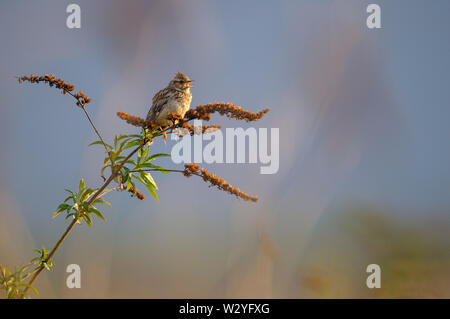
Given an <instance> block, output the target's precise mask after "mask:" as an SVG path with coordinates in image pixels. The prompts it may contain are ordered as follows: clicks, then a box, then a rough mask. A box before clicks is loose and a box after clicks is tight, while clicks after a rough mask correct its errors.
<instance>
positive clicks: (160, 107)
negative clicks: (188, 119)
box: [146, 72, 192, 127]
mask: <svg viewBox="0 0 450 319" xmlns="http://www.w3.org/2000/svg"><path fill="white" fill-rule="evenodd" d="M191 82H192V80H190V79H189V78H188V76H187V75H186V74H184V73H183V72H178V73H177V74H175V76H174V77H173V79H172V81H170V82H169V84H168V85H167V87H166V88H165V89H162V90H161V91H159V92H158V93H156V94H155V96H154V97H153V100H152V107H151V108H150V110H149V111H148V114H147V118H146V120H147V121H150V122H152V123H153V124H155V125H156V126H160V127H167V126H169V125H171V124H172V121H170V120H168V119H167V115H168V114H169V113H177V114H179V115H181V116H182V117H184V115H185V114H186V112H187V111H188V110H189V107H190V105H191V100H192V93H191V88H192V86H191V85H190V83H191Z"/></svg>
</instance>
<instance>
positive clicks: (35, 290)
mask: <svg viewBox="0 0 450 319" xmlns="http://www.w3.org/2000/svg"><path fill="white" fill-rule="evenodd" d="M20 285H21V286H23V287H27V288H30V289H31V290H33V292H34V293H35V294H36V296H39V292H38V291H37V289H36V288H34V287H33V286H32V285H29V284H24V283H21V284H20Z"/></svg>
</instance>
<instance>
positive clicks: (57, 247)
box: [23, 141, 146, 295]
mask: <svg viewBox="0 0 450 319" xmlns="http://www.w3.org/2000/svg"><path fill="white" fill-rule="evenodd" d="M145 145H146V142H145V141H144V143H142V144H141V145H139V146H138V147H137V148H135V149H134V150H133V151H132V152H131V153H130V154H128V156H127V157H126V158H125V159H124V160H123V161H122V162H121V164H120V165H119V166H118V168H117V169H114V170H113V171H112V172H111V175H110V176H109V178H108V179H107V180H106V181H105V183H104V184H103V185H102V186H101V187H100V188H99V189H98V190H97V191H96V192H95V194H94V195H92V197H91V198H90V199H89V201H88V203H87V204H88V206H90V205H92V203H93V202H94V201H95V200H96V199H97V198H98V197H99V196H100V195H101V194H102V192H103V191H104V190H105V188H106V187H108V185H109V184H110V183H111V182H112V181H113V180H114V178H115V177H116V176H117V175H118V174H119V172H120V169H121V168H122V167H123V166H124V165H125V163H126V162H127V161H128V160H129V159H130V158H131V157H132V156H133V155H134V154H136V152H137V151H139V150H140V149H141V148H142V147H144V146H145ZM77 221H78V218H76V219H74V220H73V221H72V222H71V223H70V225H69V227H67V229H66V231H65V232H64V234H62V236H61V238H59V240H58V242H57V243H56V245H55V247H53V249H52V251H51V252H50V254H49V255H48V257H47V259H46V260H45V261H44V262H46V263H47V262H49V261H50V260H51V259H52V258H53V256H54V255H55V253H56V251H57V250H58V249H59V247H60V246H61V244H62V243H63V241H64V240H65V239H66V238H67V236H68V235H69V233H70V232H71V231H72V229H73V228H74V227H75V225H76V223H77ZM43 269H44V267H41V268H39V270H37V271H36V273H35V274H34V275H33V277H32V278H31V279H30V281H29V282H28V285H30V286H31V285H32V284H33V283H34V281H35V280H36V278H37V277H38V276H39V274H40V273H41V272H42V270H43ZM28 289H30V287H25V289H24V291H23V295H25V294H26V292H27V291H28Z"/></svg>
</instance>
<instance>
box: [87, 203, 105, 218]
mask: <svg viewBox="0 0 450 319" xmlns="http://www.w3.org/2000/svg"><path fill="white" fill-rule="evenodd" d="M89 211H90V212H91V213H93V214H94V215H95V216H97V217H98V218H100V219H102V220H104V221H106V219H105V217H103V215H102V213H100V212H99V211H98V210H97V208H95V207H92V206H91V208H89Z"/></svg>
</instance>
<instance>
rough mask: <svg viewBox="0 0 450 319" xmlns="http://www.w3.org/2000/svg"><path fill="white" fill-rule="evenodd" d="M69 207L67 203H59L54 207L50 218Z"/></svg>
mask: <svg viewBox="0 0 450 319" xmlns="http://www.w3.org/2000/svg"><path fill="white" fill-rule="evenodd" d="M69 207H71V206H70V205H68V204H61V205H59V206H58V208H57V209H56V211H55V212H54V213H53V216H52V218H55V217H56V216H58V215H59V214H61V213H62V212H63V211H65V210H66V209H67V208H69Z"/></svg>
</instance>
